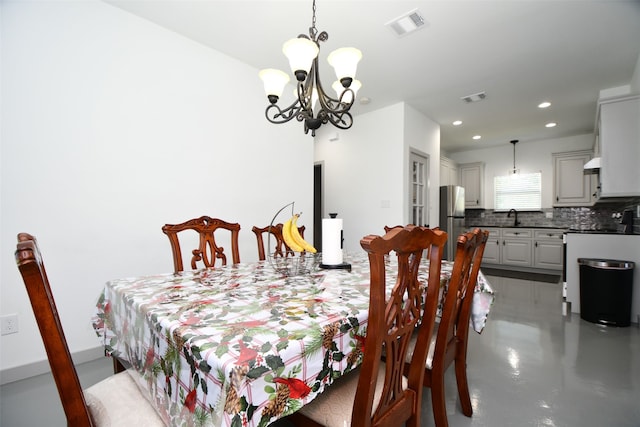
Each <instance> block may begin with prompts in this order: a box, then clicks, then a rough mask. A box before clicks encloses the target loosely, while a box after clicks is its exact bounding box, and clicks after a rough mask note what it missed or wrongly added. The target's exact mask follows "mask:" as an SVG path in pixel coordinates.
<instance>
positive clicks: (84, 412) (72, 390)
mask: <svg viewBox="0 0 640 427" xmlns="http://www.w3.org/2000/svg"><path fill="white" fill-rule="evenodd" d="M15 256H16V263H17V264H18V269H19V270H20V274H21V275H22V279H23V281H24V285H25V287H26V289H27V293H28V294H29V300H30V301H31V307H33V314H34V316H35V318H36V322H37V323H38V328H39V329H40V335H41V336H42V341H43V342H44V347H45V349H46V351H47V357H48V358H49V365H50V366H51V372H52V374H53V378H54V379H55V382H56V386H57V388H58V394H59V395H60V400H61V401H62V407H63V408H64V413H65V415H66V417H67V423H68V425H70V426H74V427H75V426H79V427H85V426H92V425H93V424H92V422H91V416H90V415H89V409H88V408H87V404H86V401H85V399H84V393H83V391H82V386H81V384H80V380H79V379H78V374H77V372H76V368H75V366H74V365H73V360H72V359H71V353H70V352H69V347H68V346H67V340H66V338H65V336H64V331H63V330H62V324H61V323H60V318H59V317H58V310H57V309H56V303H55V301H54V299H53V294H52V293H51V288H50V286H49V280H48V279H47V273H46V271H45V268H44V264H43V261H42V256H41V255H40V249H39V248H38V243H37V241H36V239H35V237H33V236H31V235H30V234H27V233H20V234H18V245H17V248H16V253H15Z"/></svg>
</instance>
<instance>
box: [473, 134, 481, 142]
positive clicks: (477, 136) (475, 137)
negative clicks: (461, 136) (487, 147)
mask: <svg viewBox="0 0 640 427" xmlns="http://www.w3.org/2000/svg"><path fill="white" fill-rule="evenodd" d="M480 138H482V137H481V136H480V135H474V136H473V139H475V140H476V141H477V140H478V139H480Z"/></svg>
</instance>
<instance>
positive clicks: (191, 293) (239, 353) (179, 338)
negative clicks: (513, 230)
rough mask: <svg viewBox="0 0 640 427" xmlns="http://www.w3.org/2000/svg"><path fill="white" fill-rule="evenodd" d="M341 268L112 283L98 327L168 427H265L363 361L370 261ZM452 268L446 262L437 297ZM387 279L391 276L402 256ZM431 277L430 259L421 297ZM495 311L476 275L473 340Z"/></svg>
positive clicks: (249, 267)
mask: <svg viewBox="0 0 640 427" xmlns="http://www.w3.org/2000/svg"><path fill="white" fill-rule="evenodd" d="M345 262H348V263H349V264H350V267H351V268H350V269H322V268H313V269H311V271H309V272H306V273H305V274H298V275H287V274H283V272H282V271H281V270H280V269H279V268H278V267H277V266H276V264H274V263H273V262H270V259H268V260H266V261H258V262H251V263H240V264H235V265H227V266H221V267H214V268H205V269H199V270H193V271H183V272H178V273H167V274H158V275H151V276H144V277H131V278H123V279H117V280H111V281H109V282H107V283H106V284H105V286H104V289H103V290H102V292H101V294H100V296H99V298H98V301H97V304H96V311H95V314H94V316H93V319H92V324H93V328H94V329H95V331H96V333H97V335H98V337H99V339H100V342H101V344H102V345H103V346H104V348H105V353H106V354H107V355H108V356H112V357H116V358H118V360H121V361H123V362H124V365H125V366H127V372H129V374H131V375H132V376H133V377H134V379H136V381H137V383H138V386H139V387H140V388H141V390H143V392H144V394H145V396H146V397H147V398H148V400H149V401H150V402H151V403H152V404H153V405H154V407H155V408H156V409H157V411H158V413H159V414H160V416H161V417H162V419H163V420H164V421H165V423H166V424H167V425H168V426H216V427H217V426H231V427H241V426H249V427H262V426H266V425H268V424H270V423H272V422H274V421H276V420H278V419H279V418H282V417H284V416H286V415H288V414H291V413H293V412H295V411H297V410H298V409H300V408H301V407H302V406H303V405H304V404H307V403H309V402H310V401H311V400H313V399H314V398H315V397H316V396H317V395H319V394H320V393H322V391H323V390H324V389H325V387H327V386H328V385H330V384H331V383H332V382H333V381H334V380H335V379H336V378H338V377H340V376H342V375H343V374H345V373H347V372H349V371H351V370H352V369H354V368H356V367H357V366H358V365H359V364H360V362H361V357H362V351H363V345H364V337H365V336H366V328H367V317H368V306H369V261H368V258H367V256H366V254H365V253H364V252H363V253H362V255H355V256H345ZM452 268H453V263H452V262H449V261H442V265H441V274H440V275H441V289H446V284H447V283H448V281H449V279H450V277H451V271H452ZM386 269H387V273H388V277H395V276H393V275H394V273H397V261H396V260H395V257H393V256H391V257H389V258H388V262H387V263H386ZM427 275H428V261H427V260H423V262H422V263H421V268H420V272H419V278H420V281H421V283H424V284H425V286H426V283H427ZM388 282H389V283H388V286H389V290H390V289H391V286H393V280H388ZM493 301H494V291H493V289H492V288H491V285H490V283H489V282H488V281H487V279H486V277H485V276H484V275H483V274H482V271H480V274H479V276H478V281H477V284H476V286H475V289H474V294H473V302H472V313H471V319H470V323H471V326H472V328H473V330H475V331H476V332H477V333H480V332H482V330H483V328H484V326H485V322H486V321H487V316H488V314H489V311H490V308H491V306H492V304H493ZM440 309H441V307H439V309H438V310H440Z"/></svg>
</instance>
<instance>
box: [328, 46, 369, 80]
mask: <svg viewBox="0 0 640 427" xmlns="http://www.w3.org/2000/svg"><path fill="white" fill-rule="evenodd" d="M361 59H362V52H361V51H360V50H359V49H356V48H354V47H342V48H340V49H336V50H334V51H333V52H331V53H330V54H329V56H328V57H327V61H328V62H329V65H331V66H332V67H333V68H334V70H335V72H336V77H337V78H338V80H339V81H340V83H342V86H344V87H349V85H350V84H351V82H352V81H353V79H355V78H356V70H357V69H358V62H360V60H361Z"/></svg>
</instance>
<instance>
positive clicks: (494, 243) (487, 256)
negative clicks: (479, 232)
mask: <svg viewBox="0 0 640 427" xmlns="http://www.w3.org/2000/svg"><path fill="white" fill-rule="evenodd" d="M485 230H488V231H489V240H487V244H486V246H485V247H484V254H483V255H482V263H483V264H500V229H499V228H486V229H485Z"/></svg>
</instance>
